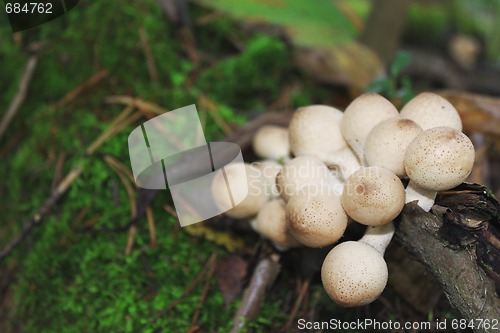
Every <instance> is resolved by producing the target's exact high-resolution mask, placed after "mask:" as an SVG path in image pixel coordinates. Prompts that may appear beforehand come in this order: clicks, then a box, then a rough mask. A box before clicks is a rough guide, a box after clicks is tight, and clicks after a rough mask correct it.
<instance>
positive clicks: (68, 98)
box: [53, 69, 108, 108]
mask: <svg viewBox="0 0 500 333" xmlns="http://www.w3.org/2000/svg"><path fill="white" fill-rule="evenodd" d="M107 76H108V71H107V70H105V69H104V70H101V71H99V72H97V73H95V74H94V75H92V76H91V77H90V78H89V79H87V80H86V81H83V82H82V83H81V84H80V85H79V86H78V87H76V88H74V89H73V90H71V91H70V92H68V93H67V94H66V95H64V96H63V98H61V99H60V100H59V101H58V102H56V103H55V104H54V105H53V107H54V108H60V107H62V106H65V105H67V104H68V103H70V102H72V101H73V100H74V99H76V98H77V97H78V96H79V95H80V94H81V93H82V92H84V91H85V90H87V89H88V88H90V87H92V86H93V85H95V84H97V83H98V82H99V81H101V80H102V79H104V78H105V77H107Z"/></svg>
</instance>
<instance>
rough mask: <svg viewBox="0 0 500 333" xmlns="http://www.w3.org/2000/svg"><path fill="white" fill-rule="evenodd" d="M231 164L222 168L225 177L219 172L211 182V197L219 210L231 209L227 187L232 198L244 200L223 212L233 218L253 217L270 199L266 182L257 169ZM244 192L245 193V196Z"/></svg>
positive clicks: (246, 165) (245, 164)
mask: <svg viewBox="0 0 500 333" xmlns="http://www.w3.org/2000/svg"><path fill="white" fill-rule="evenodd" d="M241 164H242V163H233V164H230V165H227V166H225V167H224V172H225V177H227V183H226V179H225V177H224V174H223V173H222V172H219V173H218V174H217V175H216V176H215V177H214V179H213V181H212V188H211V191H212V196H213V199H214V202H215V204H216V205H217V206H218V207H220V208H226V207H231V206H232V203H231V201H230V197H229V195H228V185H227V184H229V188H230V189H231V192H232V193H231V194H232V197H233V198H241V197H243V198H244V199H243V200H242V201H241V202H240V203H239V204H237V205H236V206H234V207H233V208H231V209H229V210H228V211H226V212H225V214H227V215H228V216H231V217H233V218H239V219H243V218H247V217H251V216H255V215H256V214H257V213H258V212H259V209H260V208H261V207H262V206H263V205H264V203H266V202H267V201H268V200H269V199H270V197H271V196H270V193H269V192H268V191H266V182H265V180H264V178H263V176H262V173H261V172H260V170H259V169H258V168H256V167H255V166H253V165H250V164H248V163H244V168H242V167H241ZM245 192H247V194H246V196H245Z"/></svg>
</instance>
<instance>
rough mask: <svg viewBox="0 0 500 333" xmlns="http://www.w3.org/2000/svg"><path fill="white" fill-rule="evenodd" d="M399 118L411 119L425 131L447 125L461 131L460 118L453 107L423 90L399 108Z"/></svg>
mask: <svg viewBox="0 0 500 333" xmlns="http://www.w3.org/2000/svg"><path fill="white" fill-rule="evenodd" d="M400 116H401V118H406V119H411V120H413V121H414V122H416V123H417V124H418V125H419V126H420V127H422V129H423V130H424V131H425V130H427V129H429V128H433V127H441V126H448V127H451V128H454V129H456V130H457V131H462V120H461V119H460V115H459V114H458V112H457V110H456V109H455V107H454V106H453V105H452V104H451V103H450V102H448V101H447V100H446V99H444V98H443V97H441V96H439V95H437V94H434V93H431V92H423V93H421V94H419V95H417V96H416V97H414V98H412V99H411V100H410V101H409V102H408V103H407V104H406V105H405V106H404V107H403V109H402V110H401V113H400Z"/></svg>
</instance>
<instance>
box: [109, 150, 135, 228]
mask: <svg viewBox="0 0 500 333" xmlns="http://www.w3.org/2000/svg"><path fill="white" fill-rule="evenodd" d="M104 161H105V162H106V163H107V164H108V165H109V166H110V167H111V168H113V170H115V171H116V173H117V174H118V177H119V178H120V181H121V182H122V184H123V186H125V190H126V191H127V195H128V198H129V202H130V217H131V218H134V217H135V216H137V204H136V200H135V191H134V188H133V187H132V185H131V183H130V178H127V177H130V176H131V175H129V173H130V171H128V170H123V169H124V166H123V165H122V164H121V163H120V162H118V161H117V160H116V159H114V158H113V157H111V156H110V155H105V156H104ZM132 181H133V178H132Z"/></svg>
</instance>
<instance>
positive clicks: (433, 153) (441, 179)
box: [404, 126, 475, 211]
mask: <svg viewBox="0 0 500 333" xmlns="http://www.w3.org/2000/svg"><path fill="white" fill-rule="evenodd" d="M474 158H475V151H474V146H473V145H472V142H471V141H470V139H469V138H468V137H467V136H466V135H465V134H463V133H462V132H460V131H458V130H456V129H453V128H451V127H446V126H443V127H435V128H431V129H428V130H426V131H423V132H422V133H420V134H419V135H418V136H417V137H416V138H415V139H414V140H413V141H412V142H411V143H410V145H409V146H408V149H407V150H406V154H405V160H404V164H405V169H406V173H407V174H408V177H409V178H410V183H409V184H408V186H407V188H406V202H412V201H415V200H418V205H419V206H420V207H422V209H424V210H425V211H429V210H430V209H431V208H432V205H433V204H434V199H435V197H436V192H437V191H445V190H449V189H451V188H453V187H455V186H458V185H460V184H461V183H462V182H463V181H464V180H465V179H466V178H467V176H469V174H470V173H471V171H472V167H473V165H474Z"/></svg>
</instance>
